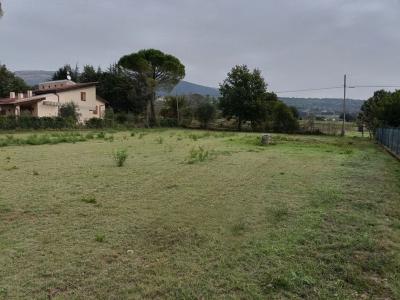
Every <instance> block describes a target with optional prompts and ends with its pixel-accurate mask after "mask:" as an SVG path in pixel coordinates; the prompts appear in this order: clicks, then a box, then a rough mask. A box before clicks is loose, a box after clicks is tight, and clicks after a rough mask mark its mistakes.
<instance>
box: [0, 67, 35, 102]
mask: <svg viewBox="0 0 400 300" xmlns="http://www.w3.org/2000/svg"><path fill="white" fill-rule="evenodd" d="M28 89H29V86H28V85H27V84H26V83H25V81H24V80H23V79H21V78H19V77H17V76H15V74H14V73H12V72H10V71H9V70H8V69H7V67H6V66H5V65H0V98H7V97H9V95H10V92H25V91H26V90H28Z"/></svg>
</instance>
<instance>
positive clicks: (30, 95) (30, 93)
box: [26, 90, 33, 98]
mask: <svg viewBox="0 0 400 300" xmlns="http://www.w3.org/2000/svg"><path fill="white" fill-rule="evenodd" d="M26 96H27V97H28V98H31V97H32V96H33V92H32V90H28V92H27V95H26Z"/></svg>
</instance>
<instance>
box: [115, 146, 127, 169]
mask: <svg viewBox="0 0 400 300" xmlns="http://www.w3.org/2000/svg"><path fill="white" fill-rule="evenodd" d="M127 158H128V153H127V152H126V150H124V149H120V150H117V151H116V152H115V153H114V160H115V162H116V163H117V167H122V166H123V165H124V163H125V161H126V159H127Z"/></svg>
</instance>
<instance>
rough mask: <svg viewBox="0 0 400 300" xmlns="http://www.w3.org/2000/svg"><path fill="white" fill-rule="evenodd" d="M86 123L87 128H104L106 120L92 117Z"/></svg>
mask: <svg viewBox="0 0 400 300" xmlns="http://www.w3.org/2000/svg"><path fill="white" fill-rule="evenodd" d="M85 125H86V127H87V128H95V129H99V128H104V120H103V119H100V118H91V119H89V120H87V121H86V123H85Z"/></svg>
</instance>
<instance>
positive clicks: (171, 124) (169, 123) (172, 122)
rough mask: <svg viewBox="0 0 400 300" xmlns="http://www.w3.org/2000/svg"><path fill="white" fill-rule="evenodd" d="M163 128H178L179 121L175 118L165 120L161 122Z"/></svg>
mask: <svg viewBox="0 0 400 300" xmlns="http://www.w3.org/2000/svg"><path fill="white" fill-rule="evenodd" d="M160 126H161V127H176V126H178V122H177V119H174V118H164V119H161V120H160Z"/></svg>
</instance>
